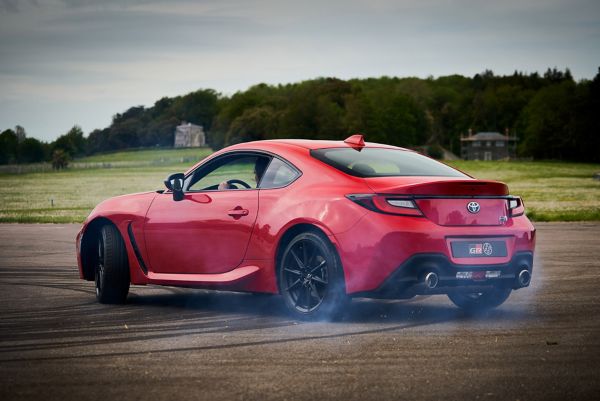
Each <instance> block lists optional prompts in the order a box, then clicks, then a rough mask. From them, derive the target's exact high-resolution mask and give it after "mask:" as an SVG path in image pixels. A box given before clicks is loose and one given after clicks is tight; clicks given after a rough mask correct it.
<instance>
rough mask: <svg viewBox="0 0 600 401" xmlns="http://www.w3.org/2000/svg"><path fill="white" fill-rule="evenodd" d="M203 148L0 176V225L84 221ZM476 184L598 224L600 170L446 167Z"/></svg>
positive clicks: (157, 185) (535, 208)
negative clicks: (488, 182) (502, 186)
mask: <svg viewBox="0 0 600 401" xmlns="http://www.w3.org/2000/svg"><path fill="white" fill-rule="evenodd" d="M209 153H210V150H208V149H162V150H154V149H153V150H142V151H134V152H117V153H110V154H104V155H94V156H91V157H87V158H84V159H79V160H76V161H75V162H74V163H72V168H69V169H68V170H66V171H60V172H53V171H49V172H32V173H25V174H7V173H0V185H1V186H2V188H3V190H2V193H1V194H0V222H17V223H26V222H27V223H47V222H49V223H66V222H81V221H83V220H84V219H85V217H86V216H87V215H88V214H89V212H90V211H91V210H92V209H93V208H94V206H95V205H96V204H98V203H99V202H100V201H102V200H104V199H106V198H109V197H112V196H115V195H121V194H126V193H132V192H141V191H147V190H154V189H162V188H163V184H162V180H163V179H164V178H165V177H166V176H167V175H168V174H169V173H172V172H180V171H185V170H187V168H189V167H190V166H191V165H192V164H193V163H194V162H196V161H198V160H200V159H202V158H203V157H205V156H207V155H208V154H209ZM450 164H451V165H452V166H454V167H457V168H459V169H461V170H463V171H465V172H467V173H469V174H471V175H473V176H474V177H477V178H482V179H492V180H500V181H504V182H506V183H507V184H509V186H510V189H511V193H513V194H515V195H521V196H522V197H523V198H524V199H525V205H526V207H527V212H528V215H529V216H530V218H532V219H533V220H536V221H578V220H596V221H600V181H597V180H594V179H593V178H592V177H593V175H594V173H597V172H600V165H592V164H578V163H558V162H473V161H455V162H450Z"/></svg>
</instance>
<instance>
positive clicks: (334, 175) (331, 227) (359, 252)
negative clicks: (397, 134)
mask: <svg viewBox="0 0 600 401" xmlns="http://www.w3.org/2000/svg"><path fill="white" fill-rule="evenodd" d="M345 146H348V147H352V145H348V144H344V143H343V142H340V141H309V140H275V141H260V142H249V143H244V144H238V145H234V146H231V147H228V148H226V149H223V150H221V151H219V152H216V153H215V154H213V155H211V156H209V157H207V158H206V159H204V160H202V161H201V162H199V163H198V164H196V165H195V166H193V167H192V168H191V169H190V170H188V172H186V175H187V174H189V173H191V172H192V171H194V170H195V169H196V168H197V167H199V166H202V165H204V164H205V163H207V162H209V161H210V160H212V159H214V158H216V157H219V156H220V155H223V154H225V153H228V152H236V151H260V152H268V153H270V154H274V155H277V156H278V157H280V158H282V159H284V160H286V161H287V162H289V163H290V164H292V165H294V166H295V167H296V168H297V169H298V170H299V171H300V172H301V176H300V177H299V178H297V179H296V180H295V181H294V182H292V183H291V184H289V185H288V186H286V187H283V188H275V189H255V190H240V191H205V192H195V193H186V194H185V198H184V199H183V200H182V201H179V202H175V201H173V197H172V194H171V193H169V192H168V191H166V192H164V193H160V192H148V193H142V194H133V195H125V196H120V197H116V198H112V199H109V200H107V201H104V202H102V203H101V204H99V205H98V206H97V207H96V208H95V209H94V210H93V211H92V213H91V214H90V216H89V217H88V218H87V219H86V221H85V223H84V225H83V227H82V229H81V231H80V233H79V234H78V236H77V256H78V266H79V271H80V276H81V278H84V279H88V280H90V279H93V274H92V275H90V272H89V267H88V266H85V262H84V261H85V258H84V257H83V256H82V245H81V244H82V241H83V237H84V236H85V235H87V234H86V233H87V232H89V231H90V230H91V227H93V226H94V224H97V222H99V221H110V222H111V223H113V224H114V225H115V226H116V227H117V228H118V230H119V232H120V233H121V236H122V237H123V239H124V243H125V247H126V249H127V255H128V260H129V264H130V277H131V282H132V283H133V284H150V283H152V284H163V285H184V286H194V287H202V288H226V289H229V290H238V291H257V292H269V293H277V292H278V291H279V288H278V284H277V278H276V277H277V275H276V258H277V251H278V247H279V246H280V244H281V240H282V237H283V236H284V235H285V234H286V232H288V230H290V229H292V228H294V227H297V226H298V225H300V224H304V225H310V226H313V227H316V228H317V229H319V230H321V231H322V232H323V233H324V234H325V235H326V236H327V237H328V238H329V239H330V241H331V243H332V244H333V245H334V246H335V249H336V250H337V253H338V255H339V259H340V261H341V264H342V267H343V272H344V277H345V280H346V283H345V284H346V292H347V293H348V294H358V293H364V292H369V291H374V290H376V289H377V288H379V287H380V286H381V285H382V284H383V283H384V282H385V281H386V280H387V279H389V278H390V277H391V276H392V274H393V273H394V272H395V271H397V270H398V269H400V268H401V266H402V265H403V264H404V263H405V262H407V261H409V260H410V259H411V257H414V256H415V255H421V254H423V255H424V254H435V255H442V256H443V257H445V258H446V259H447V260H448V261H449V263H452V264H455V265H458V266H460V267H461V268H469V266H479V267H481V266H494V265H502V264H506V263H509V262H510V261H511V258H513V257H514V256H515V255H516V254H517V253H519V252H529V253H532V252H533V251H534V248H535V229H534V227H533V225H532V224H531V223H530V221H529V220H528V219H527V217H526V216H525V215H524V214H521V215H518V216H517V215H515V216H511V215H510V211H509V210H508V206H507V200H506V199H505V197H506V195H508V188H507V187H506V185H505V184H503V183H498V182H494V181H479V180H475V179H469V178H468V177H467V178H460V179H455V178H450V177H378V178H359V177H355V176H351V175H348V174H345V173H343V172H341V171H339V170H337V169H335V168H334V167H332V166H329V165H327V164H325V163H323V162H321V161H320V160H317V159H316V158H314V157H312V156H311V155H310V150H311V149H322V148H328V147H345ZM366 146H367V147H381V148H386V149H401V148H396V147H393V146H387V145H379V144H370V143H367V144H366ZM349 194H381V195H382V196H388V195H398V196H411V197H414V200H415V203H416V204H417V206H418V208H419V209H420V211H421V212H422V214H423V216H402V215H391V214H385V213H379V212H376V211H372V210H368V209H367V208H365V207H363V206H361V205H359V204H357V203H355V202H353V201H351V200H349V199H348V198H347V197H346V195H349ZM473 197H476V198H477V200H478V202H479V203H480V204H481V208H482V212H481V213H478V214H469V213H468V212H467V211H466V210H465V205H466V204H467V203H468V202H469V201H470V200H472V199H474V198H473ZM239 210H245V211H247V214H245V215H240V214H239V213H236V212H235V211H239ZM232 211H234V212H233V213H232ZM232 214H233V215H232ZM499 216H501V217H503V216H505V217H506V220H505V221H501V220H499ZM456 239H459V240H466V241H468V240H473V241H486V240H494V239H496V240H497V239H500V240H502V241H504V242H505V244H506V251H507V253H506V255H505V256H502V257H493V258H489V257H481V258H479V257H470V258H460V257H458V258H457V257H454V256H453V253H452V250H451V242H452V241H453V240H456Z"/></svg>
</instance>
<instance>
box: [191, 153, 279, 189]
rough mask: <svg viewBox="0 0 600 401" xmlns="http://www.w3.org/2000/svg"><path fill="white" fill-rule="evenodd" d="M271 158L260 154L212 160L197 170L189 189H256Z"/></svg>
mask: <svg viewBox="0 0 600 401" xmlns="http://www.w3.org/2000/svg"><path fill="white" fill-rule="evenodd" d="M268 163H269V158H268V157H265V156H259V155H248V154H245V155H232V156H228V157H224V158H221V159H219V160H215V161H213V162H211V164H209V165H208V166H206V168H200V169H199V170H198V171H197V172H195V173H194V174H193V176H192V178H191V180H190V183H189V185H188V187H187V190H188V191H211V190H212V191H215V190H221V191H223V190H235V189H255V188H257V186H258V182H260V178H261V175H262V173H263V172H264V169H265V167H266V166H267V164H268Z"/></svg>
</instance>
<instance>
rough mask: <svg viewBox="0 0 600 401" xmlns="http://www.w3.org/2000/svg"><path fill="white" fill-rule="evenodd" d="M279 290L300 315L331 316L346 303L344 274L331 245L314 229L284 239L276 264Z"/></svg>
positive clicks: (301, 316)
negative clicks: (277, 263) (280, 254)
mask: <svg viewBox="0 0 600 401" xmlns="http://www.w3.org/2000/svg"><path fill="white" fill-rule="evenodd" d="M278 273H279V286H280V292H281V294H282V295H283V298H284V300H285V304H286V306H287V307H288V309H289V310H290V311H291V312H292V313H293V314H294V315H295V316H296V317H299V318H301V319H322V318H335V317H338V316H339V315H340V313H341V312H342V310H343V308H344V306H345V305H346V304H347V303H348V297H347V296H346V288H345V285H344V274H343V271H342V266H341V263H340V262H339V259H338V256H337V253H336V251H335V248H334V247H333V245H332V244H331V242H329V240H328V239H327V237H325V236H324V235H322V234H320V233H316V232H304V233H301V234H298V235H296V236H295V237H294V238H292V240H291V241H289V242H288V243H287V245H286V246H285V249H284V251H283V253H282V256H281V258H280V260H279V266H278Z"/></svg>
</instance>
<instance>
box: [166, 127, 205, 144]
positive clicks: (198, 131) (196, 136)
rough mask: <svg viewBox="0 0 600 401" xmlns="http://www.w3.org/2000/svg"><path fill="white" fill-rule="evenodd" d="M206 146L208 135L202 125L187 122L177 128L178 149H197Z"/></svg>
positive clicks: (176, 140)
mask: <svg viewBox="0 0 600 401" xmlns="http://www.w3.org/2000/svg"><path fill="white" fill-rule="evenodd" d="M205 145H206V135H205V134H204V128H202V126H201V125H195V124H192V123H186V122H185V121H184V122H182V123H181V125H178V126H177V127H176V128H175V143H174V144H173V146H174V147H176V148H197V147H200V146H205Z"/></svg>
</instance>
